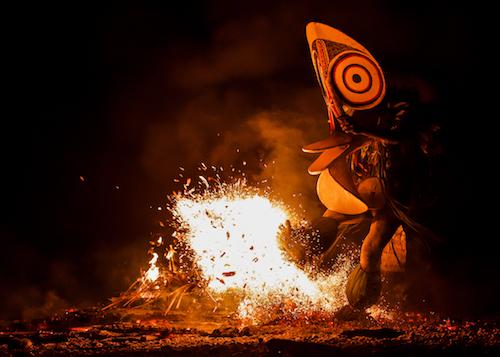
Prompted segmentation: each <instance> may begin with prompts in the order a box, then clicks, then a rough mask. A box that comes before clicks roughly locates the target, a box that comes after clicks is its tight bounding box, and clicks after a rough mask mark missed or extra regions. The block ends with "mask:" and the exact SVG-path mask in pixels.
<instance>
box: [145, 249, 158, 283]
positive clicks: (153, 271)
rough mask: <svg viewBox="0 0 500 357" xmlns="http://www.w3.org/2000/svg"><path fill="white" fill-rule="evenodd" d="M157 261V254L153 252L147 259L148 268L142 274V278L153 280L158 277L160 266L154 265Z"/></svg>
mask: <svg viewBox="0 0 500 357" xmlns="http://www.w3.org/2000/svg"><path fill="white" fill-rule="evenodd" d="M157 261H158V254H157V253H153V257H152V258H151V260H150V261H149V269H148V271H147V272H146V273H145V274H144V279H145V280H146V281H150V282H155V281H156V280H157V279H158V278H159V277H160V268H158V267H157V266H156V262H157Z"/></svg>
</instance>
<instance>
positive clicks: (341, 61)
mask: <svg viewBox="0 0 500 357" xmlns="http://www.w3.org/2000/svg"><path fill="white" fill-rule="evenodd" d="M332 62H333V66H332V70H331V80H332V86H333V88H335V89H336V91H337V93H338V94H339V96H340V97H341V98H342V99H343V100H344V101H345V103H346V104H347V105H349V106H351V107H353V108H365V109H367V108H371V107H373V106H375V105H377V104H378V103H379V102H380V101H381V100H382V98H383V96H384V94H385V81H384V75H383V74H382V71H381V70H380V68H379V66H378V65H377V63H376V62H375V61H374V60H372V59H371V58H369V57H367V56H366V55H364V54H362V53H360V52H348V53H343V54H341V55H340V56H339V57H338V58H337V59H336V60H335V59H334V61H332Z"/></svg>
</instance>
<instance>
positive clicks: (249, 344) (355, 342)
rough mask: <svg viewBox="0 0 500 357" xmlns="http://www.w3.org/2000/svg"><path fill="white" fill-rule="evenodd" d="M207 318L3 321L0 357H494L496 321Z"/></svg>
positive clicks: (74, 316) (142, 314)
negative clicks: (246, 322) (245, 322)
mask: <svg viewBox="0 0 500 357" xmlns="http://www.w3.org/2000/svg"><path fill="white" fill-rule="evenodd" d="M208 316H211V317H210V318H204V319H203V320H194V319H192V318H189V319H188V318H187V317H186V315H185V313H170V314H169V315H167V316H163V315H161V314H159V313H157V312H151V311H141V310H137V309H134V310H133V311H132V310H126V311H116V310H114V311H112V312H106V313H104V312H102V311H100V310H98V309H90V310H73V311H66V312H65V313H64V314H62V315H57V316H53V317H51V318H48V319H39V320H33V321H14V322H6V321H4V322H2V325H1V326H0V355H6V356H17V355H21V356H22V355H26V356H63V355H64V356H66V355H72V356H90V355H113V356H143V355H147V356H155V355H173V356H175V355H197V356H201V355H203V356H205V355H211V356H212V355H224V356H228V355H235V356H242V355H263V356H267V355H282V356H295V355H301V356H302V355H306V354H311V355H315V356H316V355H339V356H364V355H398V356H400V355H401V356H403V355H404V356H417V355H424V354H426V355H467V356H478V355H491V356H498V355H500V343H499V342H500V341H499V332H500V328H499V326H500V325H499V324H498V321H497V320H491V321H486V320H481V321H477V320H475V321H465V320H453V319H449V318H442V317H439V316H436V315H435V314H433V313H428V314H416V313H404V314H403V313H399V314H396V315H395V314H391V313H382V314H379V316H375V315H374V314H373V313H372V314H371V315H368V314H365V313H359V312H353V311H351V310H350V309H341V310H340V311H338V312H337V313H336V314H335V315H332V316H322V317H319V316H308V317H301V318H293V319H292V318H283V317H278V318H277V319H276V320H274V321H271V322H267V323H265V324H260V325H249V326H244V325H242V324H241V322H240V321H238V320H236V319H234V317H232V316H230V315H226V316H224V315H223V314H211V315H208Z"/></svg>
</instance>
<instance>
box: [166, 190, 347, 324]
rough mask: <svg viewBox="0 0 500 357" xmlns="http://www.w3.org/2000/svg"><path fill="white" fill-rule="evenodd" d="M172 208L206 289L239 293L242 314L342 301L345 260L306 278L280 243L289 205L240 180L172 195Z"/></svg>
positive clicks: (326, 308) (311, 307) (319, 306)
mask: <svg viewBox="0 0 500 357" xmlns="http://www.w3.org/2000/svg"><path fill="white" fill-rule="evenodd" d="M202 182H203V184H204V185H205V186H207V184H208V182H207V180H203V181H202ZM172 212H173V214H174V216H175V217H176V219H177V221H178V224H179V226H178V227H177V231H178V232H182V233H181V234H180V235H181V236H182V237H183V238H184V240H185V241H186V243H187V245H188V246H189V248H190V249H192V250H193V252H194V259H195V261H196V263H197V265H198V267H199V269H200V270H201V277H202V279H204V280H205V281H206V284H207V288H208V289H209V290H210V292H211V293H214V294H223V293H228V292H233V293H237V294H242V296H243V298H242V300H241V303H240V306H239V309H238V311H239V314H240V317H242V318H250V319H255V315H256V313H257V310H260V312H262V311H265V310H266V309H269V308H273V307H276V306H281V307H282V308H283V306H284V309H285V310H287V311H293V312H296V311H297V312H304V311H314V310H316V311H318V310H321V311H333V310H335V309H337V308H338V307H340V306H342V305H343V304H344V303H345V298H344V294H343V287H344V283H345V276H346V272H345V269H348V267H349V266H348V264H343V266H342V267H343V268H344V269H343V270H344V271H342V272H337V273H336V274H332V275H330V276H328V277H325V276H322V277H319V278H318V277H317V278H316V279H314V280H313V279H312V278H310V277H309V276H308V275H307V274H306V272H304V271H303V270H301V269H299V268H298V267H297V266H296V265H294V264H293V263H292V262H290V261H288V260H287V259H286V256H285V254H284V252H283V251H282V250H281V249H280V247H279V244H278V234H279V230H280V225H282V224H283V223H285V221H286V220H287V219H291V217H290V216H291V215H290V214H289V213H288V212H287V209H285V207H284V206H283V205H282V204H280V203H277V202H273V201H272V200H271V199H270V198H268V197H264V196H263V195H262V194H259V193H257V192H255V191H252V190H250V189H249V188H248V187H246V186H245V185H244V184H241V183H239V184H236V185H232V186H231V185H225V186H220V187H218V188H217V189H216V190H212V191H206V192H204V193H202V194H196V195H194V194H192V193H191V194H189V195H185V196H182V195H181V196H176V198H175V201H174V206H173V207H172Z"/></svg>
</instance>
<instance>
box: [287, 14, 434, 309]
mask: <svg viewBox="0 0 500 357" xmlns="http://www.w3.org/2000/svg"><path fill="white" fill-rule="evenodd" d="M306 35H307V40H308V43H309V49H310V53H311V59H312V63H313V66H314V70H315V73H316V77H317V80H318V83H319V86H320V88H321V92H322V94H323V98H324V100H325V103H326V106H327V110H328V123H329V136H328V137H327V138H325V139H323V140H320V141H318V142H315V143H312V144H309V145H306V146H304V147H303V151H304V152H306V153H311V154H319V156H318V157H317V158H316V160H314V162H313V163H312V164H311V165H310V166H309V168H308V172H309V174H311V175H318V181H317V188H316V189H317V194H318V198H319V200H320V201H321V203H322V204H323V205H324V206H325V207H326V211H325V213H324V215H323V217H322V218H321V219H320V220H318V222H317V223H316V225H315V229H316V232H317V233H318V239H319V242H320V249H319V252H316V254H315V253H313V254H312V255H315V256H316V257H318V259H317V261H316V263H317V264H318V265H319V266H323V267H326V268H328V266H330V265H331V264H332V261H333V260H334V259H335V258H336V256H337V255H338V254H340V252H341V250H342V249H345V243H346V241H345V237H346V236H348V234H347V233H346V230H348V229H352V228H353V227H358V228H359V227H360V224H361V223H364V228H359V229H361V232H362V234H361V239H360V241H358V242H357V244H358V245H361V249H360V256H359V264H358V265H357V266H356V267H355V268H354V270H353V271H352V272H351V273H350V275H349V279H348V283H347V290H346V294H347V298H348V301H349V303H350V304H351V305H352V306H353V307H356V308H366V307H368V306H370V305H372V304H374V303H375V302H376V301H377V300H378V297H379V294H380V289H381V278H380V272H381V270H383V271H395V272H397V271H404V270H405V269H407V267H408V265H409V264H411V259H407V256H406V252H407V242H410V240H409V239H407V238H408V237H409V236H410V237H411V236H416V235H418V234H420V233H421V232H422V231H424V230H425V228H423V227H422V226H420V225H419V224H418V223H416V222H415V221H414V220H413V219H411V218H410V217H411V207H412V204H413V197H411V196H412V195H413V193H414V192H415V191H414V188H413V187H411V183H408V176H410V175H409V174H408V172H409V170H410V171H411V165H412V164H413V163H414V160H415V158H417V157H418V156H419V155H420V154H422V153H424V154H425V148H424V144H423V143H420V144H416V140H415V137H416V133H417V127H416V126H417V125H418V118H416V117H415V113H414V112H412V108H411V106H410V104H409V103H408V102H407V101H404V100H397V99H396V95H397V94H398V93H392V92H391V91H389V90H387V88H386V80H385V76H384V73H383V71H382V69H381V67H380V65H379V64H378V62H377V61H376V60H375V58H374V57H373V56H372V55H371V54H370V52H369V51H368V50H367V49H366V48H365V47H363V46H362V45H361V44H359V43H358V42H356V41H355V40H353V39H352V38H350V37H349V36H347V35H345V34H344V33H342V32H340V31H338V30H336V29H334V28H332V27H329V26H326V25H323V24H320V23H314V22H313V23H309V24H308V25H307V28H306ZM417 151H420V152H418V153H417ZM408 159H409V160H408ZM361 226H362V225H361ZM347 243H349V242H347ZM351 243H353V242H351ZM389 243H390V244H389ZM354 244H356V242H354ZM284 245H285V248H286V249H287V250H288V251H289V252H290V255H291V256H292V257H294V258H295V259H296V261H298V262H304V261H305V260H307V257H306V256H307V255H311V252H310V251H308V248H304V247H300V246H299V245H297V244H296V243H293V242H291V240H288V242H285V244H284ZM309 248H310V247H309ZM408 258H409V257H408Z"/></svg>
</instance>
